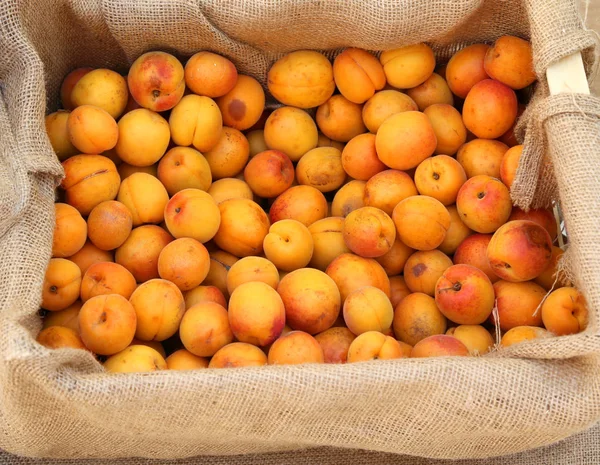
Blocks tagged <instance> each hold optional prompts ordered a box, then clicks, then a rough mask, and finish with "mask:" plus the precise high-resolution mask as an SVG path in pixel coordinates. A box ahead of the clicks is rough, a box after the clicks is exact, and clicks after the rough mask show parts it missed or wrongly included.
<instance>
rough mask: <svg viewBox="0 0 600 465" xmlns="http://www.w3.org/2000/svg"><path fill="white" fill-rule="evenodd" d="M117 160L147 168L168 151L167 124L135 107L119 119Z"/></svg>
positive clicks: (158, 116)
mask: <svg viewBox="0 0 600 465" xmlns="http://www.w3.org/2000/svg"><path fill="white" fill-rule="evenodd" d="M118 126H119V140H118V141H117V145H116V146H115V149H116V151H117V155H119V158H121V160H123V161H124V162H125V163H129V164H130V165H134V166H150V165H153V164H154V163H156V162H157V161H158V160H160V158H161V157H162V156H163V155H164V154H165V152H166V151H167V147H168V146H169V141H170V139H171V130H170V128H169V123H168V122H167V120H166V119H164V118H163V117H162V116H161V115H159V114H158V113H155V112H153V111H150V110H147V109H146V108H138V109H137V110H133V111H130V112H129V113H126V114H125V115H123V117H122V118H121V119H120V120H119V124H118Z"/></svg>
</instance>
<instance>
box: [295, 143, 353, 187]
mask: <svg viewBox="0 0 600 465" xmlns="http://www.w3.org/2000/svg"><path fill="white" fill-rule="evenodd" d="M296 177H297V178H298V183H299V184H301V185H307V186H312V187H314V188H315V189H318V190H319V191H321V192H331V191H334V190H336V189H338V188H339V187H341V186H342V185H343V184H344V181H345V180H346V172H345V171H344V167H343V166H342V153H341V152H340V151H339V150H338V149H336V148H335V147H317V148H314V149H312V150H309V151H308V152H306V153H305V154H304V156H302V158H301V159H300V161H299V162H298V164H297V165H296Z"/></svg>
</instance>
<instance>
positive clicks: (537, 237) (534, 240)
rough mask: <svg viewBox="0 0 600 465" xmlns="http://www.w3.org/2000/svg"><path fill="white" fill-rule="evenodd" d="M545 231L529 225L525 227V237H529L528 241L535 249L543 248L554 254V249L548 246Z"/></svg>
mask: <svg viewBox="0 0 600 465" xmlns="http://www.w3.org/2000/svg"><path fill="white" fill-rule="evenodd" d="M544 232H545V230H540V228H538V227H537V225H536V226H533V225H531V226H530V225H527V226H526V227H525V237H527V241H528V242H529V243H530V244H532V245H533V246H535V247H542V248H543V249H546V250H547V251H548V252H549V253H552V248H551V247H549V246H548V241H547V240H546V234H544Z"/></svg>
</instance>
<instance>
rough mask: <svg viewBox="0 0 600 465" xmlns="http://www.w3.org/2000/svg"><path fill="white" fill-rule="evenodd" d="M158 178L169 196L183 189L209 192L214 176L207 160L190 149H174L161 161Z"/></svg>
mask: <svg viewBox="0 0 600 465" xmlns="http://www.w3.org/2000/svg"><path fill="white" fill-rule="evenodd" d="M157 176H158V179H159V180H160V182H161V183H162V184H163V185H164V186H165V188H166V190H167V192H168V193H169V195H171V196H172V195H175V194H176V193H177V192H179V191H182V190H183V189H190V188H191V189H200V190H203V191H207V190H208V189H209V188H210V186H211V183H212V174H211V172H210V166H209V165H208V162H207V161H206V158H204V156H203V155H202V154H201V153H200V152H198V151H197V150H194V149H192V148H190V147H173V148H172V149H171V150H169V151H168V152H167V153H166V154H165V155H164V156H163V157H162V158H161V160H160V162H159V164H158V170H157Z"/></svg>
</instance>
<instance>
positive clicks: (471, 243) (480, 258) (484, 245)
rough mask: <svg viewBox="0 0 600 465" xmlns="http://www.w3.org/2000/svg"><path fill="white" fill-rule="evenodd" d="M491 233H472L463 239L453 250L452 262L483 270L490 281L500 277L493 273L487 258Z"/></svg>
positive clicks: (493, 281)
mask: <svg viewBox="0 0 600 465" xmlns="http://www.w3.org/2000/svg"><path fill="white" fill-rule="evenodd" d="M491 240H492V235H491V234H473V235H471V236H469V237H467V238H466V239H464V240H463V241H462V242H461V243H460V245H459V246H458V248H457V249H456V251H455V252H454V257H453V260H454V264H455V265H459V264H464V265H471V266H474V267H475V268H479V269H480V270H481V271H483V272H484V273H485V274H486V276H487V277H488V278H490V281H491V282H492V283H495V282H496V281H498V280H499V279H500V278H499V277H498V276H497V275H496V273H494V271H493V270H492V267H491V266H490V264H489V263H488V260H487V249H488V245H489V243H490V241H491Z"/></svg>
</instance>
